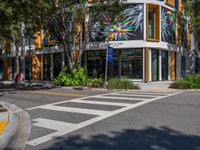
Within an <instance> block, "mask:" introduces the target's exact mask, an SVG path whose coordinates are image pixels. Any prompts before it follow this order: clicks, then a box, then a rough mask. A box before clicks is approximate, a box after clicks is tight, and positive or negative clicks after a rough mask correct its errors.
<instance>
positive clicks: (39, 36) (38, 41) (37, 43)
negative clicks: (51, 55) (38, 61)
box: [34, 31, 43, 48]
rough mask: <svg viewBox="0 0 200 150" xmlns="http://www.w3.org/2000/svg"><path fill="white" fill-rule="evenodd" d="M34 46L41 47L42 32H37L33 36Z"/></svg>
mask: <svg viewBox="0 0 200 150" xmlns="http://www.w3.org/2000/svg"><path fill="white" fill-rule="evenodd" d="M34 38H35V39H34V45H35V48H41V47H42V39H43V38H42V31H38V32H36V33H35V34H34Z"/></svg>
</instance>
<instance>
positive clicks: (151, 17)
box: [148, 8, 154, 39]
mask: <svg viewBox="0 0 200 150" xmlns="http://www.w3.org/2000/svg"><path fill="white" fill-rule="evenodd" d="M148 19H149V24H148V31H149V38H150V39H153V38H154V10H153V8H150V9H149V18H148Z"/></svg>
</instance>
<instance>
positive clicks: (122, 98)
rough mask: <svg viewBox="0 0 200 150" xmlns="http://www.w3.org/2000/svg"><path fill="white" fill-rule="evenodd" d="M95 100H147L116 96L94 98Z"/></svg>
mask: <svg viewBox="0 0 200 150" xmlns="http://www.w3.org/2000/svg"><path fill="white" fill-rule="evenodd" d="M94 97H96V98H104V99H120V100H122V101H123V100H136V101H143V100H148V99H146V98H145V99H144V98H130V97H116V96H94Z"/></svg>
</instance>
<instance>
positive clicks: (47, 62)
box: [43, 55, 51, 80]
mask: <svg viewBox="0 0 200 150" xmlns="http://www.w3.org/2000/svg"><path fill="white" fill-rule="evenodd" d="M43 66H44V68H43V69H44V80H51V55H44V59H43Z"/></svg>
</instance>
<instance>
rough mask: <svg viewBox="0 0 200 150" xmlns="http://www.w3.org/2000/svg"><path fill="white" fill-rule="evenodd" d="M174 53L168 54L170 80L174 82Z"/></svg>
mask: <svg viewBox="0 0 200 150" xmlns="http://www.w3.org/2000/svg"><path fill="white" fill-rule="evenodd" d="M175 59H176V58H175V52H171V53H170V60H171V62H170V77H171V80H172V81H174V80H176V69H175V67H176V60H175Z"/></svg>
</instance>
